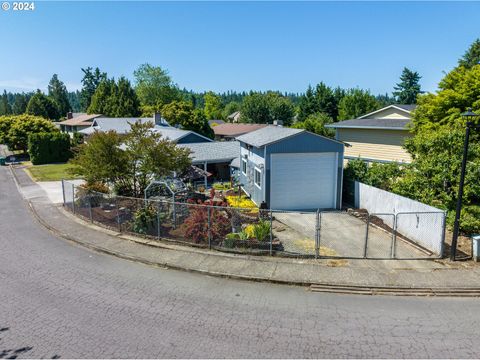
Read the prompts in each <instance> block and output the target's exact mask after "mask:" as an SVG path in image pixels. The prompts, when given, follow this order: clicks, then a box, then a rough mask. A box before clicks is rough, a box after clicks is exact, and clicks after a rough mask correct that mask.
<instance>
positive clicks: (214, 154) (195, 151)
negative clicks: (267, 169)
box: [177, 141, 240, 164]
mask: <svg viewBox="0 0 480 360" xmlns="http://www.w3.org/2000/svg"><path fill="white" fill-rule="evenodd" d="M177 146H179V147H182V148H187V149H190V151H191V152H192V153H191V155H190V156H191V157H192V162H193V163H194V164H195V163H197V164H198V163H204V162H209V163H215V162H216V163H219V162H231V161H232V160H233V159H235V158H238V157H239V156H240V143H239V142H238V141H212V142H204V143H192V144H179V145H177Z"/></svg>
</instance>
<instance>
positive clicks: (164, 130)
mask: <svg viewBox="0 0 480 360" xmlns="http://www.w3.org/2000/svg"><path fill="white" fill-rule="evenodd" d="M136 121H141V122H147V121H151V122H154V124H155V127H154V131H156V132H158V133H160V134H161V135H162V137H164V138H167V139H169V140H170V141H173V142H175V143H177V144H186V143H198V142H210V141H212V140H211V139H209V138H207V137H205V136H203V135H200V134H197V133H196V132H194V131H191V130H183V129H178V128H175V127H172V126H170V125H169V124H168V122H167V121H166V120H165V119H163V118H162V117H161V116H160V114H158V113H157V114H155V115H154V117H153V118H108V117H98V118H95V119H94V120H93V123H92V125H91V126H90V127H88V128H86V129H83V130H81V131H79V132H80V133H82V134H84V135H91V134H93V133H94V132H96V131H111V130H113V131H116V132H117V133H119V134H126V133H128V132H129V131H130V124H133V123H135V122H136Z"/></svg>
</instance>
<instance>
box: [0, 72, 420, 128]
mask: <svg viewBox="0 0 480 360" xmlns="http://www.w3.org/2000/svg"><path fill="white" fill-rule="evenodd" d="M82 72H83V77H82V80H81V82H82V88H81V89H80V90H77V91H73V92H69V91H67V88H66V86H65V84H64V83H63V82H62V81H61V80H60V79H59V78H58V75H57V74H54V75H53V76H52V79H51V80H50V82H49V85H48V91H47V93H43V92H41V91H40V90H37V91H36V92H30V93H7V92H6V91H4V92H3V95H2V97H1V101H0V116H1V115H10V114H30V115H35V116H41V117H44V118H46V119H51V120H55V121H56V120H60V119H63V118H64V117H65V116H66V114H67V112H69V111H74V112H87V113H90V114H93V113H95V114H103V115H105V116H109V117H139V116H145V117H150V116H152V114H153V113H154V112H160V113H162V115H163V117H164V118H166V120H167V121H169V122H170V123H171V125H178V126H182V127H183V128H185V129H189V130H194V131H197V132H199V133H201V134H203V135H206V136H209V137H211V136H212V131H211V129H210V127H209V126H208V125H207V124H208V120H213V119H223V120H226V121H229V115H231V114H232V113H235V112H237V111H239V112H240V114H241V117H240V121H241V122H245V123H273V121H275V120H280V121H282V122H283V124H284V125H286V126H295V127H299V128H306V129H308V130H310V131H313V132H315V133H319V134H323V135H331V133H330V132H328V131H327V130H326V129H325V128H324V125H325V124H327V123H332V122H336V121H340V120H345V119H351V118H356V117H358V116H360V115H362V114H365V113H368V112H371V111H373V110H376V109H378V108H380V107H382V106H385V105H388V104H392V103H395V102H401V103H409V104H411V103H415V101H416V96H417V95H418V94H419V93H421V89H420V85H419V80H420V78H421V77H420V75H419V74H418V73H417V72H415V71H411V70H409V69H407V68H405V69H404V70H403V73H402V75H401V77H400V82H399V83H398V84H396V86H395V87H394V90H395V91H394V92H393V93H392V95H389V94H383V95H377V96H374V95H373V94H371V93H370V91H368V90H363V89H359V88H355V89H342V88H340V87H336V88H333V87H330V86H327V85H326V84H324V83H323V82H321V83H319V84H317V85H316V86H315V87H312V86H309V87H308V88H307V89H306V91H305V93H301V94H296V93H286V92H284V93H282V92H280V91H264V92H260V91H248V92H247V91H243V92H236V91H228V92H224V93H214V92H212V91H207V92H194V91H191V90H187V89H180V87H179V86H178V85H177V84H176V83H175V82H174V81H173V80H172V78H171V77H170V75H169V73H168V71H167V70H166V69H163V68H161V67H160V66H152V65H150V64H142V65H140V66H139V67H138V68H137V69H136V70H135V71H134V73H133V79H134V81H133V84H132V83H131V82H130V80H128V79H127V78H126V77H124V76H121V77H119V78H118V79H115V78H113V77H109V76H108V74H107V73H106V72H103V71H101V70H100V69H99V68H98V67H97V68H92V67H87V68H83V69H82Z"/></svg>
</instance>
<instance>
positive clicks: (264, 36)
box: [0, 1, 480, 93]
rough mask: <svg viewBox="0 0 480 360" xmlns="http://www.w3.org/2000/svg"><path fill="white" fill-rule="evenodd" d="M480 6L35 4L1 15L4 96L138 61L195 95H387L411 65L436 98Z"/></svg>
mask: <svg viewBox="0 0 480 360" xmlns="http://www.w3.org/2000/svg"><path fill="white" fill-rule="evenodd" d="M479 15H480V3H479V2H455V3H453V2H336V3H332V2H300V3H299V2H295V3H293V2H194V3H191V2H177V3H170V2H53V1H52V2H43V1H42V2H40V1H37V2H36V9H35V10H34V11H33V12H30V13H26V12H24V13H20V12H13V11H12V10H9V11H1V10H0V34H2V35H3V36H2V42H1V43H2V46H1V50H0V89H3V88H7V89H8V90H31V89H35V88H41V89H45V88H46V85H47V83H48V81H49V79H50V77H51V76H52V74H53V73H58V75H59V77H60V79H61V80H63V81H64V82H65V83H66V84H67V87H68V88H69V90H73V89H75V88H79V87H80V86H81V85H80V80H81V77H82V72H81V70H80V68H82V67H87V66H93V67H95V66H98V67H100V68H101V69H102V70H103V71H106V72H107V73H108V74H109V75H110V76H115V77H118V76H120V75H125V76H127V77H129V78H132V76H133V75H132V73H133V71H134V69H135V68H136V67H137V66H138V65H139V64H141V63H145V62H148V63H151V64H154V65H160V66H162V67H165V68H167V69H168V70H169V71H170V74H171V76H172V77H173V79H174V81H175V82H176V83H178V84H179V86H180V87H186V88H188V89H193V90H198V91H200V90H213V91H226V90H229V89H231V90H250V89H255V90H267V89H275V90H281V91H292V92H301V91H304V90H305V89H306V87H307V86H308V84H316V83H318V82H320V81H324V82H325V83H327V84H328V85H332V86H337V85H339V86H342V87H346V88H347V87H356V86H358V87H361V88H368V89H370V90H371V91H372V92H373V93H385V92H389V93H390V92H391V91H392V87H393V85H394V84H395V82H397V81H398V77H399V75H400V73H401V70H402V68H403V67H404V66H407V67H409V68H412V69H414V70H417V71H419V72H420V74H421V75H422V76H423V78H422V81H421V83H422V86H423V88H424V89H425V90H427V91H434V90H435V89H436V85H437V83H438V81H439V80H440V79H441V78H442V76H443V71H448V70H450V69H451V68H452V67H454V66H455V64H456V61H457V59H458V58H459V57H460V56H461V55H462V54H463V53H464V52H465V50H466V49H467V48H468V46H469V45H470V44H471V43H472V42H473V41H474V40H475V39H476V38H477V37H480V25H479Z"/></svg>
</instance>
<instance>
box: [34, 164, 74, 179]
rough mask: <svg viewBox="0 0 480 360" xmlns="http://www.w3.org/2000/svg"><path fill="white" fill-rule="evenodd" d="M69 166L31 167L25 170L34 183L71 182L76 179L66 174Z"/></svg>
mask: <svg viewBox="0 0 480 360" xmlns="http://www.w3.org/2000/svg"><path fill="white" fill-rule="evenodd" d="M71 167H72V166H71V165H70V164H48V165H32V166H30V167H28V168H27V171H28V172H30V175H31V176H32V177H33V178H34V179H35V181H60V180H62V179H65V180H71V179H77V178H78V177H75V176H72V175H71V174H69V173H68V172H67V169H69V168H71Z"/></svg>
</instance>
